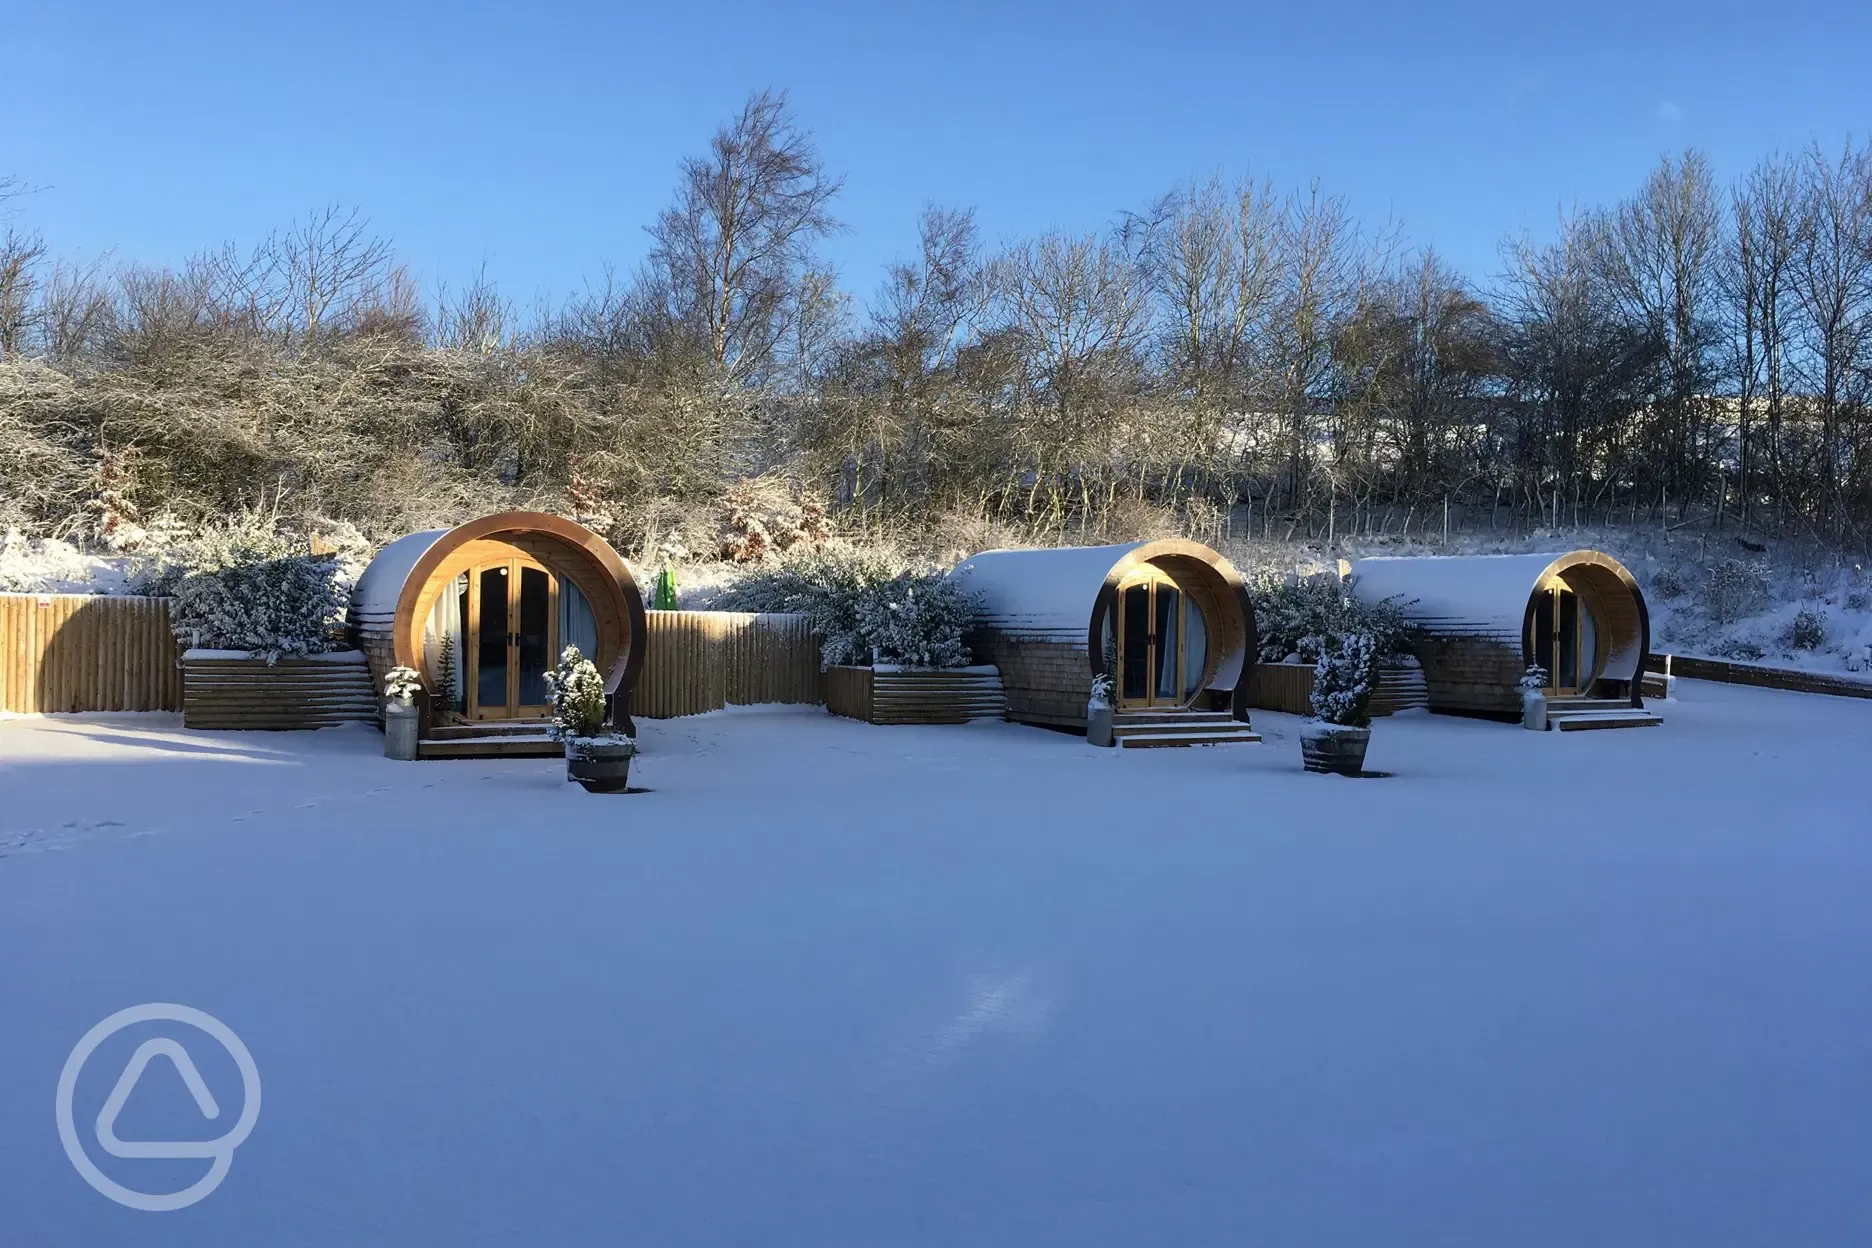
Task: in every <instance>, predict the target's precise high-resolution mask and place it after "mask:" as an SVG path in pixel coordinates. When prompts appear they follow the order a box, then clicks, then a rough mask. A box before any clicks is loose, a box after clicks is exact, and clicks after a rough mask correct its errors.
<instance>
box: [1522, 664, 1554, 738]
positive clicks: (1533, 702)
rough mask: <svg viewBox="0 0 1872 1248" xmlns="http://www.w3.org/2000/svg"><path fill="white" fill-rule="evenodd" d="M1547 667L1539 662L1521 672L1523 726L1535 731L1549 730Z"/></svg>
mask: <svg viewBox="0 0 1872 1248" xmlns="http://www.w3.org/2000/svg"><path fill="white" fill-rule="evenodd" d="M1547 679H1548V677H1547V669H1546V668H1544V667H1542V666H1541V665H1540V664H1538V663H1533V664H1530V665H1529V666H1528V669H1527V671H1525V672H1523V673H1522V674H1521V680H1520V682H1519V683H1520V685H1521V726H1522V727H1523V728H1527V729H1530V730H1532V731H1534V732H1545V731H1547Z"/></svg>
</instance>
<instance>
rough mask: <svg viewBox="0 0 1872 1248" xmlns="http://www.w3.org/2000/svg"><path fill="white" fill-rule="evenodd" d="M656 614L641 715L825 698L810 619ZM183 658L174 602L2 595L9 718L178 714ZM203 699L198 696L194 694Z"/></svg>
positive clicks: (636, 709)
mask: <svg viewBox="0 0 1872 1248" xmlns="http://www.w3.org/2000/svg"><path fill="white" fill-rule="evenodd" d="M647 615H648V635H647V637H646V638H645V643H646V645H645V654H644V666H643V671H642V672H641V673H639V676H638V681H637V688H636V693H635V696H634V698H633V700H632V713H633V714H636V715H642V716H646V717H648V718H651V719H664V718H669V717H673V716H677V715H699V714H701V713H702V712H704V711H713V710H720V709H721V708H722V707H724V706H727V705H729V704H737V705H740V704H751V703H760V702H796V703H807V704H813V705H821V704H823V703H824V701H825V697H824V694H823V692H822V686H821V680H820V673H819V642H818V640H817V639H816V638H815V637H813V635H812V631H811V629H810V628H809V627H808V626H807V623H806V618H805V617H804V616H799V615H754V614H744V613H740V612H733V611H651V612H648V613H647ZM181 657H182V651H181V649H180V648H179V647H178V646H177V645H176V641H175V637H174V635H173V634H172V633H171V632H170V628H169V602H168V600H167V599H164V598H143V597H136V596H132V595H104V594H0V711H5V712H11V713H13V714H22V715H32V714H49V713H66V712H75V711H181V710H184V709H186V702H187V698H186V694H185V682H184V680H183V664H182V662H181ZM194 666H195V667H196V668H197V669H198V670H197V675H198V676H204V677H205V676H208V675H210V674H213V675H214V676H215V677H216V679H217V681H219V682H220V683H221V684H225V683H226V681H225V680H224V679H222V677H224V675H225V673H223V672H222V671H221V670H220V669H221V668H224V667H227V666H228V665H227V664H226V663H222V664H219V665H217V664H214V663H202V662H198V663H196V664H194ZM294 670H295V671H296V670H297V669H296V668H295V669H294ZM276 674H277V673H276ZM254 680H256V681H257V682H258V684H257V686H256V687H255V688H254V689H251V690H249V691H248V692H247V694H246V695H245V696H248V697H250V698H251V697H254V696H260V697H261V699H262V700H265V699H264V692H263V690H261V689H260V688H259V687H258V686H263V685H265V684H266V680H265V679H264V678H263V677H262V678H254ZM196 683H197V685H198V686H199V685H201V684H202V681H200V680H198V681H197V682H196ZM203 691H204V690H203V689H201V688H198V689H197V694H198V695H200V694H202V693H203ZM223 692H225V690H222V689H217V690H216V691H215V694H216V695H217V696H218V695H220V694H221V693H223ZM197 700H198V701H200V700H201V699H200V698H199V696H198V699H197ZM285 700H286V701H292V700H293V699H291V698H287V699H285ZM347 709H349V708H347ZM305 726H308V727H309V726H313V725H311V724H307V725H305Z"/></svg>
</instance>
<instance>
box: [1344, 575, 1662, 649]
mask: <svg viewBox="0 0 1872 1248" xmlns="http://www.w3.org/2000/svg"><path fill="white" fill-rule="evenodd" d="M1347 570H1348V575H1349V577H1350V583H1351V590H1352V592H1353V593H1354V594H1355V595H1357V596H1358V597H1359V598H1361V599H1363V600H1365V601H1367V602H1373V603H1376V602H1380V601H1383V600H1384V599H1387V598H1395V599H1397V600H1398V602H1399V604H1400V606H1402V608H1403V612H1404V616H1405V618H1406V619H1408V620H1409V621H1411V622H1412V623H1413V624H1416V625H1417V626H1418V627H1420V628H1422V629H1424V630H1425V631H1426V632H1430V633H1436V634H1443V635H1457V636H1471V637H1481V638H1487V639H1489V640H1493V641H1498V642H1500V643H1502V644H1503V645H1507V646H1511V647H1513V648H1514V649H1515V650H1516V651H1518V652H1519V651H1523V650H1524V649H1525V646H1526V637H1527V630H1528V625H1529V620H1530V619H1531V617H1532V613H1533V610H1534V591H1535V590H1536V589H1539V588H1540V587H1541V586H1542V585H1543V584H1545V583H1547V582H1548V580H1549V578H1552V577H1559V578H1562V579H1564V580H1568V581H1570V582H1575V583H1576V588H1580V589H1583V590H1585V591H1587V592H1588V593H1590V594H1592V595H1593V596H1595V597H1603V596H1606V595H1609V594H1611V593H1613V592H1615V587H1617V588H1623V589H1624V590H1625V591H1627V592H1628V593H1629V594H1630V599H1631V608H1630V609H1629V612H1628V613H1629V615H1630V622H1631V625H1632V627H1630V628H1628V629H1623V630H1619V631H1618V632H1617V633H1615V634H1613V635H1610V636H1608V637H1607V639H1606V640H1607V643H1608V644H1609V646H1610V647H1611V649H1610V653H1609V654H1608V656H1607V658H1606V661H1605V663H1604V665H1603V671H1602V674H1603V675H1607V676H1614V677H1617V678H1619V679H1627V680H1629V679H1635V677H1636V675H1637V673H1638V672H1639V671H1640V670H1641V669H1642V668H1643V665H1644V661H1645V658H1646V656H1647V654H1648V653H1649V651H1650V648H1651V617H1650V612H1649V610H1648V609H1647V607H1646V606H1645V600H1644V594H1643V592H1642V591H1640V590H1639V588H1638V582H1637V580H1636V579H1635V578H1634V577H1633V576H1632V574H1631V572H1630V571H1629V570H1628V569H1627V568H1626V567H1625V565H1624V564H1622V563H1620V562H1619V561H1618V560H1616V559H1614V558H1613V557H1612V556H1611V555H1608V554H1605V553H1604V552H1602V551H1597V550H1574V551H1568V552H1565V553H1557V554H1540V555H1417V556H1398V557H1380V558H1372V559H1359V560H1356V561H1354V562H1353V563H1351V564H1349V565H1347ZM1608 614H1611V613H1610V612H1608ZM1609 622H1611V621H1608V623H1609Z"/></svg>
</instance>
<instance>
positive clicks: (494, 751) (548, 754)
mask: <svg viewBox="0 0 1872 1248" xmlns="http://www.w3.org/2000/svg"><path fill="white" fill-rule="evenodd" d="M564 756H565V746H564V745H563V744H561V743H560V742H558V741H555V740H553V739H552V738H551V737H549V736H547V735H546V734H545V733H532V734H528V735H518V734H499V735H493V736H485V737H445V738H440V739H438V738H435V737H425V738H423V739H422V740H421V741H419V742H418V743H417V745H416V757H417V758H421V759H430V758H562V757H564Z"/></svg>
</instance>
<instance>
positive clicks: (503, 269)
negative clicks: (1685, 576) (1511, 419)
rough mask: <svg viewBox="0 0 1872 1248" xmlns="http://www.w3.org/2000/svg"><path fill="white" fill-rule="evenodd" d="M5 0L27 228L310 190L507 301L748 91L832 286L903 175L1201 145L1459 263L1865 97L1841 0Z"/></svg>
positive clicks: (597, 228) (902, 232) (1105, 201)
mask: <svg viewBox="0 0 1872 1248" xmlns="http://www.w3.org/2000/svg"><path fill="white" fill-rule="evenodd" d="M4 8H10V9H11V12H10V13H9V12H5V11H4ZM4 8H0V174H3V173H6V172H12V173H14V174H16V175H17V176H19V177H21V178H23V179H24V180H26V181H27V182H28V183H30V184H33V185H35V186H37V187H40V188H43V189H42V190H41V192H40V193H39V194H37V195H35V196H34V197H32V198H31V199H30V200H29V201H28V202H27V203H26V204H25V220H26V221H27V222H28V223H30V224H32V225H34V226H36V227H38V228H39V229H41V230H42V231H43V232H44V233H45V235H46V237H47V241H48V242H49V243H50V244H51V245H52V246H53V247H54V249H55V250H57V251H59V252H61V253H64V254H75V253H85V254H90V253H95V252H98V251H100V250H102V249H106V248H115V250H116V252H117V254H118V255H119V256H121V257H124V258H134V259H138V260H145V261H157V262H170V263H172V262H174V261H176V260H178V259H180V258H181V257H182V256H184V255H185V254H187V253H188V252H189V251H191V250H194V249H196V248H199V247H201V246H204V245H207V244H211V243H214V242H216V241H218V240H221V239H227V238H233V239H236V240H242V241H251V240H252V239H254V238H255V237H257V236H258V235H260V234H262V233H263V232H264V231H265V230H266V229H267V228H268V227H270V226H272V225H275V224H281V223H284V222H286V221H288V220H289V219H291V218H292V217H293V216H294V215H295V214H300V213H303V212H304V211H306V210H307V209H308V208H309V207H311V206H313V205H317V204H322V203H325V202H328V201H333V200H336V201H341V202H344V203H355V204H357V205H359V206H361V207H362V208H364V209H365V211H366V212H367V213H368V214H369V215H370V216H371V218H372V219H373V221H374V223H375V225H376V227H377V228H378V229H379V230H380V231H381V232H382V233H385V234H387V235H389V236H390V237H391V238H393V239H394V240H395V242H396V245H397V248H398V251H399V253H400V254H401V255H402V256H403V257H405V258H406V259H407V260H408V261H409V263H410V264H411V265H412V267H413V268H414V269H415V270H416V272H417V273H418V275H419V276H421V277H422V278H423V279H425V280H428V281H433V280H434V279H436V278H444V279H447V280H449V281H451V282H457V283H458V282H459V281H460V280H462V279H463V278H465V277H466V276H468V275H470V274H471V273H472V272H473V271H474V270H475V269H476V268H478V267H479V266H480V265H481V264H482V263H483V262H485V263H486V265H487V268H488V271H489V273H490V275H492V276H493V277H494V278H496V279H497V280H498V281H499V282H500V284H501V286H502V288H503V290H504V291H505V292H506V293H507V294H508V295H509V296H510V297H513V298H515V299H517V300H519V301H521V302H522V303H525V302H528V301H530V300H531V299H533V298H534V297H536V296H545V297H549V298H557V297H560V296H562V295H564V294H565V293H567V292H568V291H570V290H573V289H576V288H577V287H578V286H579V285H580V284H581V283H582V282H583V281H584V280H585V279H586V278H588V277H592V276H595V275H596V274H597V273H598V272H599V270H600V269H601V267H602V266H603V264H604V263H605V262H606V261H611V262H613V263H615V264H616V265H617V266H618V267H620V268H622V269H627V270H628V269H629V268H630V267H632V266H633V265H634V264H635V263H636V261H637V260H638V259H639V258H640V257H641V256H642V254H643V252H644V249H645V235H644V233H643V226H644V224H645V223H646V222H648V221H649V220H650V219H651V217H652V216H653V215H654V213H655V212H656V210H657V209H658V208H659V207H660V206H661V205H662V204H663V203H664V202H665V201H666V200H667V198H668V196H669V192H670V188H671V186H672V185H673V183H674V176H675V169H676V165H677V162H678V161H679V160H680V158H681V157H682V156H683V155H684V154H686V153H689V152H692V151H695V150H697V149H699V148H700V147H701V146H702V145H703V144H704V143H705V142H706V140H707V137H708V135H709V134H710V132H711V131H712V130H713V129H714V127H715V126H716V125H717V124H719V123H720V122H721V121H722V120H723V119H724V118H726V117H727V116H728V115H729V114H731V113H732V112H733V111H734V110H735V108H736V107H737V106H738V105H739V104H740V102H741V101H742V99H743V98H744V97H745V95H746V94H747V92H748V91H749V89H750V88H755V87H763V86H769V85H771V86H776V87H783V88H786V89H788V90H789V91H790V92H791V94H792V100H793V105H794V108H795V110H796V112H797V113H798V115H799V117H800V118H801V120H802V121H803V122H804V123H805V124H807V125H808V126H809V127H810V128H811V129H812V130H813V131H814V132H815V133H816V134H817V136H818V139H819V141H820V144H821V147H822V149H823V152H824V155H825V157H826V160H827V162H828V163H829V164H830V166H831V167H832V168H833V169H835V170H838V171H842V172H843V173H844V174H845V175H846V178H847V182H846V190H845V193H844V196H843V197H842V200H841V202H840V205H839V210H840V213H841V215H842V216H843V218H844V219H845V220H846V221H847V222H848V223H849V224H850V226H851V227H852V228H851V230H850V232H849V233H848V234H846V235H844V236H843V237H840V238H838V239H836V240H834V241H833V242H832V243H831V244H830V246H829V249H828V250H829V253H830V255H831V257H832V258H833V260H834V261H835V262H836V263H837V264H838V266H839V269H840V271H841V274H842V276H843V278H844V280H845V282H846V284H847V286H848V287H850V288H852V289H854V290H855V291H857V292H858V293H859V294H861V295H863V294H866V293H868V292H869V291H870V290H871V289H872V288H873V287H874V285H875V283H876V281H877V278H878V276H879V274H880V271H881V267H882V266H883V265H884V264H885V263H886V262H888V261H889V260H890V259H892V258H893V257H895V256H898V255H901V254H903V253H904V252H905V251H906V249H907V248H908V247H909V246H910V245H911V243H912V241H913V238H914V233H913V231H914V223H915V220H916V216H917V213H918V210H919V208H920V207H921V205H923V204H924V203H926V202H938V203H943V204H948V205H958V206H973V207H974V208H976V209H977V211H978V214H979V219H980V221H981V223H982V226H983V228H984V232H985V234H986V235H987V237H988V238H989V240H990V241H994V240H999V239H1007V238H1012V237H1015V236H1019V235H1022V234H1026V233H1031V232H1034V231H1037V230H1041V229H1045V228H1048V227H1052V226H1059V227H1065V228H1070V229H1085V228H1092V227H1096V226H1098V225H1100V224H1102V223H1104V222H1106V221H1108V220H1109V219H1110V218H1111V217H1112V216H1113V214H1115V213H1116V212H1118V211H1119V210H1121V209H1124V208H1131V207H1137V206H1140V205H1142V204H1144V203H1146V202H1148V201H1149V200H1151V199H1152V198H1154V197H1155V196H1157V195H1158V194H1160V193H1162V192H1163V191H1165V190H1167V189H1168V188H1169V187H1171V186H1172V185H1173V184H1174V183H1176V182H1177V181H1179V180H1180V179H1183V178H1186V177H1188V176H1189V175H1191V174H1204V173H1207V172H1210V171H1213V170H1217V169H1220V170H1222V171H1223V172H1225V173H1228V174H1238V173H1242V172H1253V173H1256V174H1264V175H1268V176H1271V177H1273V178H1274V179H1275V180H1276V181H1277V182H1279V183H1281V184H1297V183H1301V182H1304V181H1305V180H1306V179H1308V178H1311V177H1318V178H1319V179H1321V180H1322V182H1323V183H1324V185H1325V186H1326V188H1327V189H1328V190H1331V191H1335V192H1338V193H1341V194H1343V195H1345V196H1346V197H1347V198H1349V199H1350V200H1351V202H1352V205H1353V207H1354V209H1355V211H1356V212H1357V213H1358V214H1359V215H1360V216H1361V217H1363V218H1364V219H1366V220H1367V221H1370V222H1382V221H1385V220H1387V219H1392V220H1395V221H1397V222H1399V223H1401V224H1402V226H1403V227H1404V229H1405V230H1406V231H1407V233H1408V235H1409V236H1410V238H1411V239H1412V240H1413V241H1417V242H1430V243H1434V244H1435V245H1436V247H1437V248H1438V249H1439V250H1440V251H1441V252H1443V253H1444V254H1445V255H1447V256H1448V257H1449V258H1451V259H1452V260H1454V261H1455V262H1456V263H1458V264H1459V265H1461V266H1462V267H1464V268H1465V269H1466V270H1467V271H1469V272H1470V273H1472V274H1474V275H1478V276H1484V277H1486V276H1487V275H1489V274H1490V273H1492V272H1493V271H1494V269H1495V267H1496V260H1495V256H1496V245H1497V242H1498V240H1499V239H1500V238H1501V236H1502V235H1503V234H1505V233H1509V232H1518V231H1521V230H1531V231H1533V232H1535V233H1536V234H1543V233H1547V232H1550V231H1551V229H1552V225H1553V222H1554V221H1555V219H1556V217H1557V214H1558V212H1559V211H1560V209H1561V208H1562V206H1564V205H1568V204H1573V203H1593V202H1603V201H1608V200H1610V199H1613V198H1616V197H1618V196H1619V195H1622V194H1625V193H1627V192H1628V191H1630V190H1631V189H1632V188H1633V187H1634V186H1635V185H1636V184H1637V182H1638V181H1639V179H1640V178H1641V177H1642V176H1643V175H1644V173H1645V172H1646V170H1647V169H1648V168H1649V167H1650V166H1651V165H1652V163H1653V162H1654V161H1655V160H1656V159H1657V157H1658V156H1659V155H1660V154H1661V153H1663V152H1665V151H1675V150H1678V149H1681V148H1682V147H1684V146H1685V145H1696V146H1698V147H1700V148H1702V149H1704V150H1705V151H1706V152H1708V153H1709V155H1710V156H1711V158H1712V160H1713V161H1714V162H1715V164H1716V167H1717V171H1718V173H1719V174H1721V175H1723V176H1725V177H1726V176H1730V175H1733V174H1735V173H1737V172H1739V171H1741V170H1743V169H1744V168H1746V167H1747V166H1748V165H1749V164H1750V163H1752V162H1753V161H1754V160H1755V159H1756V158H1758V157H1759V156H1760V155H1762V154H1764V153H1766V152H1767V151H1769V150H1771V149H1773V148H1775V147H1783V148H1791V147H1800V146H1804V145H1805V144H1806V143H1808V142H1809V141H1810V140H1812V139H1815V138H1818V139H1820V140H1821V141H1822V142H1824V143H1825V144H1827V145H1828V146H1829V147H1832V148H1835V149H1837V147H1838V146H1839V144H1840V143H1841V142H1842V141H1843V140H1844V139H1845V138H1846V136H1847V135H1848V134H1852V135H1853V136H1854V137H1855V138H1859V139H1863V138H1864V137H1865V134H1866V131H1867V129H1868V128H1869V127H1872V85H1868V79H1867V77H1866V75H1865V73H1864V70H1863V66H1862V65H1860V64H1858V63H1857V62H1858V61H1859V60H1860V59H1862V52H1863V49H1865V48H1866V47H1868V46H1872V5H1867V4H1864V3H1863V0H1854V2H1851V3H1848V2H1846V0H1835V2H1834V3H1830V4H1817V3H1816V4H1804V3H1798V2H1796V3H1778V4H1776V5H1774V6H1773V7H1772V11H1770V10H1769V9H1768V8H1767V7H1766V6H1762V5H1760V4H1748V5H1744V4H1717V3H1709V2H1707V0H1706V2H1704V3H1697V4H1690V3H1680V2H1678V0H1672V2H1671V3H1668V4H1665V3H1649V4H1643V3H1631V4H1619V3H1599V2H1592V3H1574V4H1570V5H1565V6H1561V5H1546V6H1540V9H1541V11H1538V12H1537V11H1536V10H1535V9H1534V8H1533V7H1532V6H1515V5H1511V4H1503V3H1499V2H1498V3H1493V4H1485V3H1480V2H1479V0H1462V2H1460V3H1421V2H1420V3H1415V4H1395V5H1381V4H1375V3H1362V2H1361V3H1344V4H1338V5H1330V6H1305V5H1299V4H1285V5H1279V6H1233V5H1221V4H1214V3H1206V4H1199V3H1184V2H1181V0H1179V2H1176V3H1165V4H1157V5H1143V4H1135V5H1109V4H1097V3H1077V4H1070V5H1067V4H1060V5H1050V4H1037V3H1003V4H979V5H978V4H970V3H952V4H948V5H944V6H916V7H912V6H910V5H905V4H896V3H890V2H889V0H881V2H880V0H871V2H870V3H863V4H847V3H836V4H832V3H820V4H782V3H777V2H773V0H770V2H768V3H755V4H748V3H741V2H740V0H718V2H716V3H711V4H707V5H671V4H662V5H656V6H635V5H625V4H604V3H562V4H540V5H530V6H523V5H500V6H494V5H482V4H467V3H464V4H454V5H447V6H444V5H440V4H435V5H429V6H412V5H404V4H397V3H389V2H385V3H378V4H373V5H349V4H328V5H319V6H304V5H276V4H266V3H253V2H252V0H248V2H247V3H239V4H208V3H197V2H195V0H166V2H165V3H160V4H152V3H148V2H147V0H145V2H144V3H137V4H118V3H98V2H95V0H93V2H90V3H84V2H76V3H68V4H64V5H33V6H27V5H25V4H24V3H23V2H22V0H11V2H10V4H9V5H7V6H4ZM1816 57H1820V58H1826V59H1821V60H1816V59H1814V58H1816Z"/></svg>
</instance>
